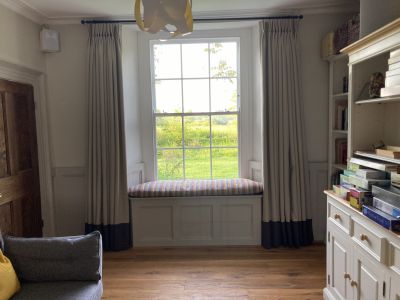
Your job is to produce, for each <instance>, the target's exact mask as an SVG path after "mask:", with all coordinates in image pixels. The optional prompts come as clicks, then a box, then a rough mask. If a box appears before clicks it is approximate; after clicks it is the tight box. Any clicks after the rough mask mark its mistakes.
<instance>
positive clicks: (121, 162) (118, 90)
mask: <svg viewBox="0 0 400 300" xmlns="http://www.w3.org/2000/svg"><path fill="white" fill-rule="evenodd" d="M88 47H89V51H88V52H89V53H88V98H89V99H88V100H89V157H88V161H89V163H88V186H89V194H88V203H87V219H86V224H85V231H86V232H87V233H88V232H91V231H93V230H98V231H100V232H101V233H102V236H103V247H104V250H113V251H117V250H124V249H128V248H130V247H131V246H132V236H131V226H130V221H129V220H130V215H129V202H128V193H127V191H128V189H127V172H126V155H125V133H124V108H123V90H122V65H121V25H118V24H96V25H90V27H89V46H88Z"/></svg>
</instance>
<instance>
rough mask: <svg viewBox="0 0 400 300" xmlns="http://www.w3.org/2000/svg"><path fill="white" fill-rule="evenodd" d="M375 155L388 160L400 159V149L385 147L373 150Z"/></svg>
mask: <svg viewBox="0 0 400 300" xmlns="http://www.w3.org/2000/svg"><path fill="white" fill-rule="evenodd" d="M375 153H376V154H377V155H380V156H384V157H389V158H396V159H397V158H400V147H397V146H386V147H385V148H382V149H375Z"/></svg>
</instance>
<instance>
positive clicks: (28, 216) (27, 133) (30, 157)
mask: <svg viewBox="0 0 400 300" xmlns="http://www.w3.org/2000/svg"><path fill="white" fill-rule="evenodd" d="M0 229H1V230H2V232H3V233H5V234H11V235H16V236H26V237H33V236H41V235H42V218H41V207H40V187H39V168H38V154H37V141H36V122H35V105H34V99H33V87H32V86H29V85H26V84H20V83H15V82H10V81H5V80H0Z"/></svg>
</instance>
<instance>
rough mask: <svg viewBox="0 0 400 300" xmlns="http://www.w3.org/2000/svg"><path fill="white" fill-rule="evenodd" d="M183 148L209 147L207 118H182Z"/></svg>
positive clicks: (208, 119)
mask: <svg viewBox="0 0 400 300" xmlns="http://www.w3.org/2000/svg"><path fill="white" fill-rule="evenodd" d="M184 126H185V146H186V147H209V146H210V118H209V117H208V116H195V117H184Z"/></svg>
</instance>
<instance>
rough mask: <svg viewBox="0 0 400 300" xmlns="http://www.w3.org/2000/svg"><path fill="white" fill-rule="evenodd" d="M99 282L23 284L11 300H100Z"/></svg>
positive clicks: (101, 286)
mask: <svg viewBox="0 0 400 300" xmlns="http://www.w3.org/2000/svg"><path fill="white" fill-rule="evenodd" d="M102 294H103V285H102V283H101V281H98V282H93V281H63V282H36V283H23V284H22V285H21V290H20V292H19V293H17V294H16V295H14V297H12V298H11V300H46V299H48V300H100V299H101V296H102Z"/></svg>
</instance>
